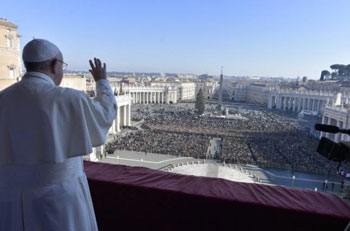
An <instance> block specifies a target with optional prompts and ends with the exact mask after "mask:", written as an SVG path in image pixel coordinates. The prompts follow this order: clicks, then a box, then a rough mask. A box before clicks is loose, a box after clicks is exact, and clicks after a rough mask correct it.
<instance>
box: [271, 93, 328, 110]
mask: <svg viewBox="0 0 350 231" xmlns="http://www.w3.org/2000/svg"><path fill="white" fill-rule="evenodd" d="M332 101H334V95H306V94H271V95H270V96H269V99H268V108H270V109H271V108H276V109H280V110H291V111H297V112H299V111H301V110H309V111H314V112H318V113H322V111H323V109H324V107H325V105H326V103H327V102H332Z"/></svg>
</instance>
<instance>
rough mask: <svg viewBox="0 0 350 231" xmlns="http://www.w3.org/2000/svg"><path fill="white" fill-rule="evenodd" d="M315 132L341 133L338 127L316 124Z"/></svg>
mask: <svg viewBox="0 0 350 231" xmlns="http://www.w3.org/2000/svg"><path fill="white" fill-rule="evenodd" d="M315 130H317V131H321V132H328V133H338V132H341V130H340V129H339V128H338V127H337V126H333V125H327V124H315Z"/></svg>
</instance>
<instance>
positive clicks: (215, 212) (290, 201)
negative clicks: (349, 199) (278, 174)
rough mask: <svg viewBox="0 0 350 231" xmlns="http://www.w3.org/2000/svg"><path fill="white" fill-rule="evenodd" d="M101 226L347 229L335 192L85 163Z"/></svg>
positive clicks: (349, 209) (347, 212)
mask: <svg viewBox="0 0 350 231" xmlns="http://www.w3.org/2000/svg"><path fill="white" fill-rule="evenodd" d="M84 165H85V171H86V174H87V176H88V180H89V185H90V190H91V195H92V199H93V203H94V208H95V212H96V217H97V222H98V225H99V228H100V230H102V231H107V230H344V229H345V227H346V226H347V224H348V223H349V221H350V206H349V205H348V204H346V203H345V202H344V201H343V200H342V199H340V198H339V197H337V196H336V195H333V194H329V193H321V192H314V191H310V190H304V189H294V188H286V187H281V186H270V185H258V184H251V183H238V182H232V181H228V180H224V179H217V178H206V177H195V176H185V175H179V174H175V173H169V172H162V171H157V170H152V169H148V168H144V167H130V166H123V165H111V164H103V163H93V162H85V163H84Z"/></svg>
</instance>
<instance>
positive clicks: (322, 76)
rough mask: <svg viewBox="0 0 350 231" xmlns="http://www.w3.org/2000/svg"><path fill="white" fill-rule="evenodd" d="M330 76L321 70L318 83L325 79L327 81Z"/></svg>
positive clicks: (327, 72)
mask: <svg viewBox="0 0 350 231" xmlns="http://www.w3.org/2000/svg"><path fill="white" fill-rule="evenodd" d="M330 76H331V73H330V72H329V71H327V70H323V71H322V72H321V78H320V81H325V80H326V79H329V77H330Z"/></svg>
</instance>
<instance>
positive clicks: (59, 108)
mask: <svg viewBox="0 0 350 231" xmlns="http://www.w3.org/2000/svg"><path fill="white" fill-rule="evenodd" d="M22 56H23V57H22V58H23V61H24V64H25V66H26V69H27V73H26V74H25V75H24V76H23V78H22V79H21V80H20V81H19V82H17V83H15V84H13V85H12V86H10V87H8V88H6V89H4V90H3V91H1V92H0V230H6V231H24V230H25V231H32V230H33V231H34V230H35V231H36V230H43V231H49V230H55V231H58V230H62V231H63V230H64V231H85V230H86V231H95V230H98V228H97V224H96V218H95V214H94V210H93V205H92V201H91V195H90V191H89V187H88V182H87V179H86V175H85V173H84V169H83V162H82V156H83V155H87V154H89V153H91V152H92V147H94V146H99V145H103V144H104V143H105V141H106V134H107V132H108V130H109V128H110V126H111V125H112V122H113V120H114V119H115V118H116V115H117V103H116V101H115V97H114V94H113V92H112V90H111V87H110V85H109V82H108V80H107V78H106V65H105V64H102V63H101V61H100V60H99V59H96V58H95V59H94V61H91V60H90V66H91V70H90V72H91V74H92V75H93V77H94V79H95V81H96V96H95V97H94V98H92V99H91V98H90V97H89V96H87V95H86V94H85V93H84V92H81V91H77V90H74V89H70V88H62V87H59V84H60V83H61V81H62V77H63V66H64V65H65V63H64V62H63V56H62V53H61V52H60V50H59V49H58V48H57V46H56V45H54V44H52V43H51V42H49V41H47V40H43V39H34V40H32V41H30V42H29V43H28V44H27V45H26V46H25V47H24V49H23V55H22Z"/></svg>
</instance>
